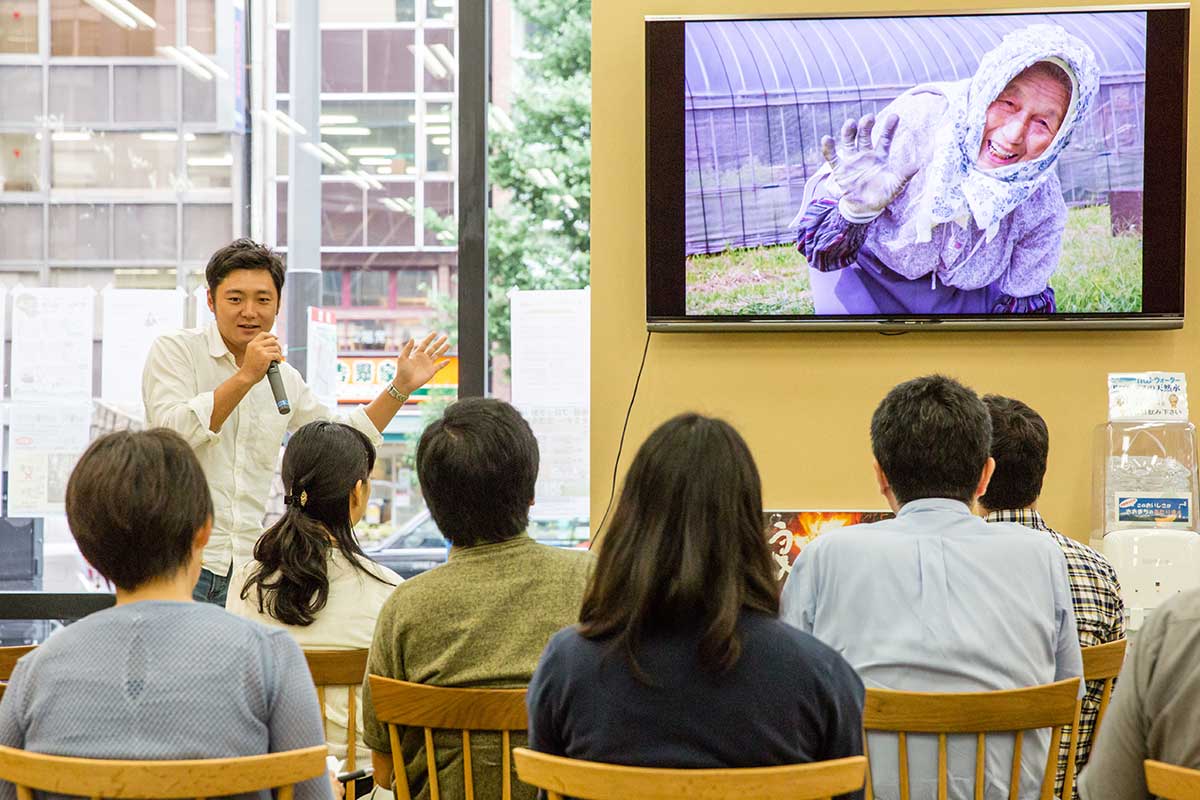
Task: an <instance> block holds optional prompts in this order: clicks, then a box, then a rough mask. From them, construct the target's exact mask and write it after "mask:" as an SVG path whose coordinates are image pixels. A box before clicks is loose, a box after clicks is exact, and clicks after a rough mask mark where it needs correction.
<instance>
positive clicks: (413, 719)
mask: <svg viewBox="0 0 1200 800" xmlns="http://www.w3.org/2000/svg"><path fill="white" fill-rule="evenodd" d="M368 679H369V680H370V681H371V704H372V705H373V706H374V708H375V717H376V719H378V720H379V721H380V722H383V723H386V724H387V726H388V739H389V741H390V742H391V744H392V769H393V774H395V776H396V779H395V784H396V785H395V789H394V791H395V793H396V797H398V798H400V800H411V795H410V794H409V791H408V781H407V780H405V775H406V772H405V767H404V754H403V753H402V752H401V751H400V734H399V731H397V730H396V726H397V725H404V726H407V727H412V728H424V729H425V766H426V769H427V770H428V771H429V797H430V800H438V798H439V797H440V792H439V789H438V771H437V759H436V757H435V753H434V746H433V731H434V730H435V729H437V730H457V731H460V732H461V733H462V749H463V784H464V786H465V789H466V800H474V797H475V779H474V775H473V773H472V772H471V731H499V732H500V736H501V748H502V750H501V752H502V753H503V756H502V758H503V762H502V765H501V769H502V770H503V775H502V780H503V783H502V786H503V790H502V792H503V794H502V798H503V800H510V798H511V797H512V761H511V759H512V740H511V738H510V734H511V733H512V732H513V731H524V730H525V729H526V728H527V727H528V725H529V722H528V716H527V714H526V711H525V690H524V689H451V688H447V687H443V686H425V685H423V684H419V683H409V682H408V681H397V680H393V679H391V678H381V677H380V676H378V675H370V676H368Z"/></svg>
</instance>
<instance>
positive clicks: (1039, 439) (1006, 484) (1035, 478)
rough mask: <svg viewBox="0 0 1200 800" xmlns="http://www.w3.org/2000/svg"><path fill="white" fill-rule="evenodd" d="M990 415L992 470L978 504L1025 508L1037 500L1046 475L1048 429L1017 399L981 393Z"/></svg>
mask: <svg viewBox="0 0 1200 800" xmlns="http://www.w3.org/2000/svg"><path fill="white" fill-rule="evenodd" d="M983 404H984V405H985V406H987V410H988V413H989V414H991V417H992V458H994V459H996V472H995V473H994V474H993V475H992V482H991V483H989V484H988V490H987V494H985V495H984V496H983V497H981V498H979V503H980V505H982V506H983V507H984V508H986V509H988V510H990V511H1004V510H1008V509H1015V508H1028V507H1029V506H1031V505H1033V504H1034V503H1035V502H1037V499H1038V496H1039V495H1040V494H1041V493H1042V481H1043V480H1044V479H1045V477H1046V459H1047V458H1048V457H1049V455H1050V431H1049V429H1047V428H1046V421H1045V420H1044V419H1042V417H1041V415H1040V414H1038V413H1037V412H1036V411H1034V410H1033V409H1032V408H1030V407H1029V406H1027V405H1025V404H1024V403H1022V402H1021V401H1020V400H1014V399H1013V398H1011V397H1001V396H1000V395H998V394H989V395H986V396H984V398H983Z"/></svg>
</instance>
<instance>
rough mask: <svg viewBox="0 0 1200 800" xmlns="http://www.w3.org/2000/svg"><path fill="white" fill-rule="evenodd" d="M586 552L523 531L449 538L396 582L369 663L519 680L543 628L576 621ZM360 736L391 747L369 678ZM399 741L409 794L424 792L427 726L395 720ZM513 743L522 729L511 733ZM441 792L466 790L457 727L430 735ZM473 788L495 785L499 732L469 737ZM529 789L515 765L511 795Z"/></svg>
mask: <svg viewBox="0 0 1200 800" xmlns="http://www.w3.org/2000/svg"><path fill="white" fill-rule="evenodd" d="M591 564H592V556H591V554H590V553H587V552H585V551H581V550H568V549H563V548H559V547H550V546H547V545H543V544H538V543H537V542H535V541H533V540H532V539H530V538H529V537H528V536H527V535H525V534H521V535H520V536H517V537H516V538H513V539H509V540H507V541H504V542H499V543H497V544H482V545H476V546H475V547H469V548H457V547H456V548H454V549H452V550H451V551H450V557H449V560H448V561H447V562H446V563H445V564H443V565H442V566H439V567H435V568H434V569H431V570H430V571H429V572H425V573H422V574H420V575H417V576H416V577H414V578H411V579H409V580H407V581H405V582H404V583H402V584H400V585H399V586H397V587H396V591H395V592H393V593H392V596H391V597H390V598H388V600H387V601H386V602H385V603H384V605H383V609H382V610H381V611H380V613H379V621H378V622H377V623H376V626H375V639H374V641H373V642H372V644H371V655H370V660H369V661H368V664H367V671H368V672H369V673H370V674H372V675H382V676H383V677H386V678H396V679H397V680H403V681H411V682H413V683H425V684H430V685H433V686H459V687H476V688H478V687H484V688H487V687H491V688H497V689H501V688H517V687H524V686H526V685H527V684H528V683H529V680H530V678H532V677H533V671H534V669H535V668H536V667H537V663H538V659H539V658H540V657H541V655H542V651H543V650H544V649H545V648H546V644H547V642H549V641H550V637H551V636H552V635H554V633H556V632H557V631H558V630H560V629H562V628H565V627H566V626H568V625H573V624H574V623H576V622H578V621H579V606H580V603H581V602H582V600H583V591H584V587H585V586H586V584H587V579H588V575H589V573H590V570H591ZM363 700H364V702H363V739H364V741H365V742H366V744H367V746H368V747H370V748H371V749H372V750H374V751H376V752H379V753H390V752H391V750H392V747H391V742H390V739H389V737H388V732H387V726H386V725H384V724H383V723H381V722H379V720H377V719H376V718H375V713H374V708H373V706H372V703H371V699H370V688H369V686H364V687H363ZM398 733H399V735H400V749H401V751H402V752H403V754H404V762H405V766H406V769H407V773H408V785H409V789H410V791H411V794H412V797H413V798H414V800H426V798H428V797H429V781H428V777H427V775H426V761H425V745H424V732H423V731H422V730H421V729H420V728H403V727H401V728H399V730H398ZM511 743H512V746H513V747H521V746H524V745H525V735H524V734H523V733H521V734H514V735H513V736H512V737H511ZM434 751H435V756H436V758H437V765H438V788H439V790H440V796H441V797H447V798H456V797H464V796H465V795H466V793H465V788H464V782H463V757H462V735H461V734H460V733H458V732H457V731H454V732H451V731H439V732H437V733H436V734H435V736H434ZM471 759H472V772H473V773H474V778H475V796H476V797H477V798H480V800H490V798H499V797H500V795H501V792H500V788H501V781H500V775H501V767H500V764H501V751H500V736H499V734H476V735H473V736H472V737H471ZM535 796H536V790H535V789H533V788H532V787H530V786H527V785H525V784H522V783H519V782H518V781H517V779H516V774H515V772H514V774H513V800H523V799H527V800H532V799H533V798H534V797H535Z"/></svg>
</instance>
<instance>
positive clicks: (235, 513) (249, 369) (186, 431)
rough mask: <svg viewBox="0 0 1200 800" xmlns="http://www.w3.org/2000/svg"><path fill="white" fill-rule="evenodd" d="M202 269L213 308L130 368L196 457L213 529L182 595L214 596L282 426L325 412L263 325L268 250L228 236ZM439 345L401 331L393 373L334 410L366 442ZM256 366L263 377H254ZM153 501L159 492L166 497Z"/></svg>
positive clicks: (254, 531)
mask: <svg viewBox="0 0 1200 800" xmlns="http://www.w3.org/2000/svg"><path fill="white" fill-rule="evenodd" d="M205 279H206V280H207V282H208V307H209V309H210V310H211V311H212V312H213V315H214V316H215V317H216V320H215V321H214V322H210V323H209V324H208V325H207V326H205V327H201V328H193V329H190V330H183V331H177V332H174V333H169V334H166V335H163V336H160V337H159V338H158V339H156V340H155V342H154V344H153V346H152V347H151V348H150V354H149V355H148V356H147V357H146V366H145V369H144V371H143V373H142V399H143V402H144V403H145V406H146V421H147V423H148V424H149V425H152V426H162V427H165V428H170V429H172V430H174V431H176V432H177V433H179V434H180V435H181V436H183V437H184V438H185V439H186V440H187V441H188V443H189V444H191V446H192V448H193V449H194V450H195V451H196V455H197V456H198V457H199V459H200V463H201V465H202V466H203V467H204V473H205V475H206V476H207V478H208V485H209V488H210V490H211V491H212V498H213V529H212V536H211V537H210V539H209V542H208V546H207V547H205V549H204V562H203V569H202V570H201V572H200V581H199V582H198V583H197V584H196V589H195V591H194V593H193V596H194V597H195V599H196V600H197V601H201V602H209V603H215V604H217V605H224V604H225V594H226V592H227V590H228V588H229V576H230V575H231V574H232V572H233V568H234V566H235V565H239V564H242V563H244V562H246V561H249V560H250V559H251V557H252V555H253V550H254V543H255V542H256V541H258V537H259V535H260V534H261V533H262V522H263V516H264V514H265V513H266V501H267V497H268V496H269V495H270V490H271V479H272V478H273V477H274V475H275V464H276V460H277V459H278V457H279V447H280V445H281V444H282V443H283V437H284V434H285V433H287V432H288V431H294V430H296V429H297V428H299V427H301V426H302V425H305V424H306V423H309V422H312V421H314V420H318V419H330V418H331V417H332V416H333V414H332V412H331V411H330V410H329V409H327V408H326V407H325V406H323V405H321V404H320V403H319V402H318V401H317V399H316V397H314V396H313V393H312V390H311V389H309V388H308V386H307V385H306V384H305V383H304V380H303V379H302V378H301V377H300V373H299V372H297V371H296V369H295V368H294V367H292V366H291V365H290V364H286V363H283V352H282V350H281V349H280V344H279V340H278V339H277V338H276V337H275V336H274V334H272V333H271V328H272V326H273V325H274V324H275V316H276V314H278V313H279V304H280V296H281V293H282V291H283V279H284V268H283V262H282V260H281V259H280V258H279V256H278V255H276V254H275V253H274V252H273V251H271V250H269V249H268V248H266V247H264V246H262V245H260V244H257V243H255V242H252V241H250V240H249V239H239V240H237V241H235V242H233V243H232V244H229V245H227V246H225V247H223V248H221V249H220V250H218V251H217V252H216V253H214V254H213V256H212V258H211V259H210V260H209V262H208V267H207V268H206V269H205ZM449 348H450V346H449V344H448V343H447V340H446V337H445V336H442V337H440V338H435V336H434V334H430V335H429V336H426V337H425V339H424V340H423V341H421V342H420V343H415V342H413V341H411V340H410V341H409V342H408V343H407V344H406V345H405V346H404V348H403V349H402V350H401V352H400V356H399V358H397V359H396V376H395V378H394V379H393V380H392V382H391V384H390V385H389V386H388V387H387V390H386V391H384V392H382V393H380V395H379V396H378V397H377V398H375V399H374V400H373V401H371V403H370V405H368V406H366V407H363V406H358V407H357V408H355V409H354V410H353V411H352V412H350V414H349V415H348V417H346V418H345V419H344V420H342V421H344V422H346V423H347V424H349V425H353V426H354V427H355V428H357V429H358V430H360V431H362V432H363V433H364V434H366V435H367V437H368V438H369V439H370V440H371V442H372V443H373V444H375V445H378V444H379V443H380V442H382V441H383V435H382V433H381V431H382V430H383V429H384V428H385V427H387V424H388V422H390V421H391V419H392V417H394V416H395V415H396V412H397V411H399V410H400V408H401V407H402V406H403V405H404V402H405V401H406V400H407V399H408V396H409V394H410V393H412V392H413V391H415V390H416V389H418V388H420V387H421V386H423V385H424V384H425V383H426V382H427V381H429V379H430V378H432V377H433V376H434V374H436V373H437V372H438V370H440V369H442V367H444V366H446V365H447V364H448V363H450V362H449V361H448V360H446V359H443V356H444V355H445V354H446V352H447V350H449ZM275 370H278V374H277V375H276V374H274V373H275ZM268 372H271V373H272V374H271V375H270V377H269V380H263V378H264V377H267V376H268ZM272 384H275V386H274V389H275V391H274V392H273V391H272ZM281 394H282V395H283V396H279V395H281ZM287 488H288V489H289V490H290V489H292V488H293V487H287ZM161 502H162V503H164V504H170V503H171V498H170V497H163V498H161ZM135 524H136V521H135Z"/></svg>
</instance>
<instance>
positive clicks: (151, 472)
mask: <svg viewBox="0 0 1200 800" xmlns="http://www.w3.org/2000/svg"><path fill="white" fill-rule="evenodd" d="M212 510H213V505H212V497H211V496H210V495H209V491H208V481H206V480H205V478H204V470H203V469H201V467H200V462H199V460H197V458H196V454H195V453H193V452H192V448H191V447H190V446H189V445H188V443H187V442H186V441H184V440H183V437H181V436H180V435H179V434H177V433H175V432H174V431H170V430H167V429H166V428H153V429H151V430H148V431H140V432H132V431H118V432H116V433H110V434H107V435H106V436H101V437H100V438H99V439H97V440H96V441H94V442H92V444H91V446H90V447H88V449H87V450H86V451H84V454H83V455H82V456H81V457H80V459H79V462H78V463H77V464H76V465H75V469H74V470H73V471H72V472H71V478H70V480H68V481H67V523H68V524H69V525H70V527H71V533H72V535H74V537H75V541H76V543H77V544H78V545H79V552H81V553H82V554H83V557H84V558H86V559H87V560H88V563H89V564H91V565H92V566H93V567H95V568H96V570H97V571H99V573H100V574H101V575H103V576H104V577H105V578H107V579H108V580H110V581H112V582H113V583H114V584H116V585H117V586H118V587H119V588H121V589H124V590H127V591H128V590H131V589H135V588H137V587H138V586H141V585H142V584H144V583H146V582H148V581H151V580H155V579H157V578H164V577H168V576H170V575H173V574H174V573H175V572H177V571H178V570H179V569H181V568H183V567H185V566H186V565H187V564H188V562H189V561H190V559H191V552H192V543H193V541H194V539H195V536H196V531H198V530H199V529H200V528H202V527H203V526H204V524H205V523H206V522H207V521H208V519H209V518H210V517H211V516H212Z"/></svg>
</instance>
